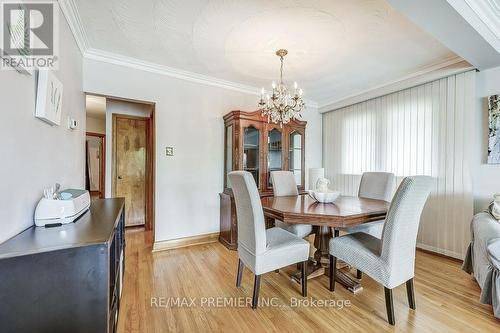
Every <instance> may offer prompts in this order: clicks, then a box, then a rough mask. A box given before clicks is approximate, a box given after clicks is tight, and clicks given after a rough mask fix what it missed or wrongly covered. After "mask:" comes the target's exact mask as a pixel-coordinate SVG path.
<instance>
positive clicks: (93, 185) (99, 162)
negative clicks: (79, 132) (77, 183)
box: [85, 132, 106, 199]
mask: <svg viewBox="0 0 500 333" xmlns="http://www.w3.org/2000/svg"><path fill="white" fill-rule="evenodd" d="M85 152H86V159H85V162H86V163H85V166H86V167H85V188H86V189H87V190H88V191H89V192H90V197H91V198H101V199H102V198H104V191H105V175H106V171H105V166H106V162H105V161H106V134H101V133H94V132H87V133H86V137H85Z"/></svg>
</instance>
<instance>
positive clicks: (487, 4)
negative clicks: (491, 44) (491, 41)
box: [464, 0, 500, 40]
mask: <svg viewBox="0 0 500 333" xmlns="http://www.w3.org/2000/svg"><path fill="white" fill-rule="evenodd" d="M464 1H465V3H466V4H467V5H468V6H469V8H470V9H472V11H473V12H474V13H475V14H476V15H477V17H478V18H479V19H480V20H481V21H482V22H483V24H484V25H485V26H486V27H487V28H488V29H489V30H490V32H491V33H492V34H493V35H494V36H495V37H496V39H498V40H500V5H499V4H498V3H496V2H495V1H494V0H474V1H472V0H464Z"/></svg>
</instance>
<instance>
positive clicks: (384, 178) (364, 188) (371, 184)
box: [334, 172, 394, 280]
mask: <svg viewBox="0 0 500 333" xmlns="http://www.w3.org/2000/svg"><path fill="white" fill-rule="evenodd" d="M393 187H394V174H393V173H390V172H365V173H363V175H362V176H361V182H360V183H359V189H358V197H360V198H367V199H376V200H384V201H387V202H390V201H391V195H392V188H393ZM382 229H384V220H379V221H373V222H368V223H363V224H358V225H355V226H352V227H345V228H335V230H334V235H335V237H338V236H339V231H342V232H345V233H348V234H353V233H355V232H363V233H365V234H369V235H372V236H375V237H377V238H381V237H382ZM356 277H357V278H358V279H360V280H361V278H362V277H363V273H362V272H361V270H359V269H358V270H357V272H356Z"/></svg>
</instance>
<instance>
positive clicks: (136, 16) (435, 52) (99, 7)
mask: <svg viewBox="0 0 500 333" xmlns="http://www.w3.org/2000/svg"><path fill="white" fill-rule="evenodd" d="M75 3H76V5H77V8H78V12H79V14H80V17H81V21H82V25H83V27H84V29H85V32H86V35H87V38H88V42H89V46H90V47H91V48H94V49H99V50H103V51H107V52H112V53H117V54H120V55H125V56H128V57H133V58H137V59H140V60H143V61H148V62H152V63H156V64H160V65H165V66H168V67H173V68H177V69H182V70H185V71H190V72H194V73H198V74H203V75H208V76H212V77H215V78H219V79H224V80H228V81H232V82H236V83H241V84H246V85H251V86H255V87H260V86H266V87H268V86H269V84H270V81H272V80H277V78H278V75H279V59H278V58H277V57H276V56H275V55H274V52H275V51H276V50H277V49H279V48H286V49H288V50H289V55H288V56H287V57H286V59H285V81H286V80H288V81H289V82H290V81H298V82H299V85H300V86H302V87H303V88H304V93H305V97H306V98H307V99H310V100H313V101H316V102H318V103H319V104H322V103H326V102H329V101H332V100H335V99H340V98H342V97H345V96H348V95H352V94H355V93H357V92H361V91H364V90H367V89H370V88H372V87H375V86H378V85H381V84H384V83H387V82H391V81H395V80H398V79H400V78H403V77H407V76H409V75H411V74H412V73H415V72H419V71H421V70H423V69H425V68H426V67H429V66H432V65H436V64H439V63H443V62H445V61H447V60H450V59H452V58H455V57H456V55H455V54H453V53H452V52H451V51H449V50H448V49H447V48H446V47H444V46H443V45H442V44H440V43H439V42H438V41H436V40H435V39H434V38H433V37H431V36H430V35H428V34H426V33H424V32H423V31H421V30H420V29H419V28H418V27H416V26H415V25H414V24H413V23H411V22H410V21H408V20H407V19H406V18H405V17H403V16H402V15H401V14H399V13H398V12H397V11H395V10H393V9H392V8H391V7H390V6H389V5H388V4H387V3H386V2H385V1H384V0H349V1H346V0H310V1H301V0H272V1H270V0H246V1H245V0H239V1H238V0H211V1H208V0H189V1H188V0H148V1H145V0H143V1H139V0H135V1H134V0H108V1H102V0H101V1H99V0H76V1H75ZM290 83H292V82H290Z"/></svg>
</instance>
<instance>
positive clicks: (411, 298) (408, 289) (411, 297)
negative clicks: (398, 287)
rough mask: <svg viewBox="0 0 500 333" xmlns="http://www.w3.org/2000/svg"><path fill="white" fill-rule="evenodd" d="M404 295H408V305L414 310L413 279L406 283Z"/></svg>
mask: <svg viewBox="0 0 500 333" xmlns="http://www.w3.org/2000/svg"><path fill="white" fill-rule="evenodd" d="M406 294H407V295H408V305H409V306H410V309H413V310H415V309H416V308H417V307H416V306H415V290H414V289H413V278H411V279H409V280H408V281H406Z"/></svg>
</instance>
